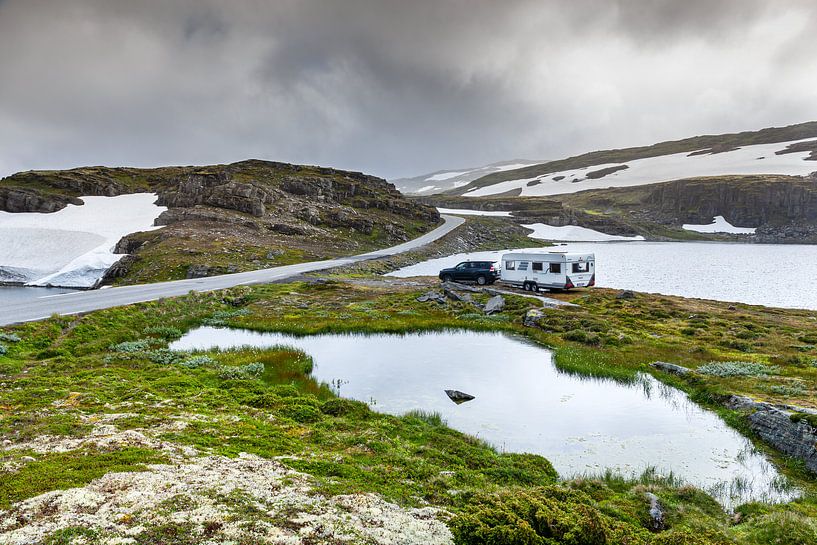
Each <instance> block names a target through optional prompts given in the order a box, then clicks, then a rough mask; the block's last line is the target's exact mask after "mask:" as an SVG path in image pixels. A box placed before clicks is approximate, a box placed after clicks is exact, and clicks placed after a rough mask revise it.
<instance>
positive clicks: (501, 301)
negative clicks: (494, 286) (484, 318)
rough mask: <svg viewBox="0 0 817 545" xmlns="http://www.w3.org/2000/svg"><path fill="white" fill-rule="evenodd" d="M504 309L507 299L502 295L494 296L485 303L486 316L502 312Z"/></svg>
mask: <svg viewBox="0 0 817 545" xmlns="http://www.w3.org/2000/svg"><path fill="white" fill-rule="evenodd" d="M503 308H505V298H504V297H502V296H501V295H494V296H493V297H491V298H490V299H488V302H487V303H485V314H494V313H496V312H502V309H503Z"/></svg>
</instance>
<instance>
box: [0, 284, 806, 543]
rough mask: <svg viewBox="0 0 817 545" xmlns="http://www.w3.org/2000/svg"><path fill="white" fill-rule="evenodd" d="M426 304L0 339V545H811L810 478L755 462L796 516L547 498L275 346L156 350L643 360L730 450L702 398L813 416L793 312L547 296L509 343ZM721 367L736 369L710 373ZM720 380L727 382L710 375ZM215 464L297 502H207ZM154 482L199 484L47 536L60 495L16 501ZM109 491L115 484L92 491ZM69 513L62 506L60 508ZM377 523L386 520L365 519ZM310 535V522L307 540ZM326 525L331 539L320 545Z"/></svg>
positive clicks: (153, 317)
mask: <svg viewBox="0 0 817 545" xmlns="http://www.w3.org/2000/svg"><path fill="white" fill-rule="evenodd" d="M367 280H368V281H367ZM427 289H428V287H427V286H423V285H417V283H414V284H409V283H401V282H380V281H376V280H374V279H364V280H363V281H361V280H347V281H344V280H342V279H339V280H338V281H329V282H323V283H317V284H308V283H303V282H294V283H290V284H280V285H268V286H258V287H252V288H247V287H245V288H241V289H233V290H229V291H225V292H219V293H212V294H193V295H190V296H187V297H182V298H178V299H173V300H163V301H158V302H154V303H146V304H140V305H135V306H133V307H126V308H118V309H110V310H104V311H98V312H94V313H90V314H88V315H84V316H79V317H54V318H51V319H49V320H45V321H42V322H37V323H31V324H25V325H22V326H18V327H14V328H6V329H5V330H4V332H3V340H2V341H0V342H2V345H3V346H4V350H3V351H4V355H2V356H0V383H2V389H1V390H0V436H2V450H0V456H2V458H0V461H1V462H2V468H3V469H2V471H3V473H2V479H0V510H5V511H0V543H3V542H12V541H4V540H5V539H10V538H4V537H3V535H7V536H10V535H13V532H15V531H18V532H19V531H22V529H25V528H37V529H38V531H39V533H38V534H36V535H37V536H38V539H39V540H40V541H41V542H45V543H71V542H76V543H80V542H82V543H112V542H115V541H112V540H113V539H114V538H116V539H119V538H122V537H125V538H127V537H128V536H133V537H135V539H136V542H138V543H155V544H159V543H201V542H219V541H224V540H230V541H233V542H237V543H255V542H265V541H269V542H276V539H277V540H279V542H280V540H283V539H284V537H287V536H288V537H290V538H291V537H293V536H296V537H297V536H300V537H301V538H303V539H304V540H305V541H306V542H310V541H309V540H310V539H312V540H313V542H327V543H344V542H349V543H367V542H372V541H376V537H373V536H376V535H381V539H384V540H385V539H386V538H385V537H383V535H382V534H375V533H372V532H374V530H373V529H372V527H373V526H377V527H378V528H380V529H379V530H377V531H381V532H386V531H387V530H388V529H389V528H391V526H390V524H392V523H393V522H394V520H400V521H402V522H400V524H399V525H398V526H399V528H400V530H399V531H397V533H396V534H394V535H409V534H410V533H411V532H414V531H416V532H421V530H420V529H417V528H415V527H416V526H417V525H420V524H422V525H423V526H422V531H424V532H427V533H426V534H422V533H418V534H416V535H418V536H419V535H422V536H425V537H422V538H419V537H418V538H417V539H427V540H428V541H427V542H441V543H442V542H447V540H449V539H453V540H454V541H455V542H456V543H544V544H550V543H576V544H579V543H599V544H602V543H643V544H650V543H652V544H665V543H673V544H681V543H687V544H720V543H739V544H761V543H763V544H765V543H792V544H799V543H802V544H806V543H814V540H815V539H817V524H815V518H814V517H815V515H817V503H815V501H814V496H813V479H812V477H811V476H809V475H808V474H807V473H806V472H805V471H804V470H803V468H802V467H800V465H799V464H798V463H796V462H793V461H790V460H786V459H784V458H783V457H782V456H780V455H777V454H775V453H774V452H771V451H770V450H769V449H768V448H765V447H763V445H760V448H764V449H765V450H766V451H768V452H769V453H770V455H771V456H772V458H773V459H774V460H776V461H777V462H778V464H779V465H780V466H781V469H782V471H783V472H784V473H785V474H786V475H787V476H788V477H789V478H790V479H791V480H792V481H793V482H794V483H796V484H797V485H798V486H800V487H801V488H802V489H803V490H804V493H805V495H804V497H803V498H802V499H799V500H797V501H794V502H792V503H789V504H786V505H775V506H772V505H765V504H749V505H744V506H741V507H739V508H737V510H736V512H735V513H734V514H727V513H725V512H724V511H723V510H722V509H721V508H720V506H719V505H718V504H717V503H716V502H715V501H714V500H713V499H712V498H711V497H709V496H707V495H706V494H705V493H703V492H702V491H700V490H697V489H695V488H693V487H690V486H685V485H683V484H682V483H676V482H672V480H670V479H662V478H658V477H656V476H655V475H652V474H649V473H648V474H645V475H644V476H643V477H642V478H641V479H637V480H627V479H623V478H620V477H617V476H615V475H604V476H599V477H598V478H593V479H590V478H587V479H579V480H570V481H564V480H560V479H559V478H558V476H557V475H556V474H555V472H554V470H553V468H552V467H551V465H550V463H549V462H548V461H547V460H546V459H544V458H542V457H540V456H535V455H527V454H508V453H499V452H497V451H496V450H494V449H492V448H491V447H490V446H488V445H486V444H484V443H482V442H480V441H478V440H476V439H474V438H471V437H469V436H466V435H464V434H462V433H459V432H457V431H455V430H452V429H450V428H448V427H446V426H445V424H444V423H443V422H441V421H440V419H439V417H437V416H436V415H428V414H423V413H414V414H408V415H406V416H403V417H394V416H389V415H384V414H378V413H377V412H374V411H372V410H371V409H370V408H369V407H368V406H367V405H366V404H363V403H359V402H355V401H350V400H344V399H341V398H337V397H335V396H334V395H333V393H332V391H331V390H330V389H329V388H328V387H327V386H326V385H321V384H316V383H315V382H314V381H313V380H311V379H310V378H309V372H310V370H311V360H310V358H309V355H308V354H303V353H300V352H298V351H295V350H292V349H289V348H286V347H280V348H275V349H270V350H236V351H223V352H220V351H216V352H210V353H203V354H185V353H175V352H171V351H169V350H167V349H166V346H167V344H168V342H169V341H170V340H172V339H175V338H177V337H179V336H180V335H181V334H183V332H185V331H187V330H189V329H191V328H193V327H195V326H198V325H201V324H210V325H225V326H235V327H245V328H251V329H256V330H270V331H272V330H274V331H284V332H291V333H299V334H309V333H319V332H346V331H357V332H408V331H418V330H432V329H445V328H466V329H473V330H501V331H507V332H514V333H518V334H522V335H526V336H528V337H529V338H531V339H533V340H534V341H536V342H539V343H542V344H544V345H547V346H549V347H552V348H553V349H554V350H555V360H556V362H557V365H558V366H560V367H561V368H563V369H565V370H566V371H569V372H578V373H584V374H593V375H603V376H609V377H613V378H616V379H619V380H629V379H631V378H632V377H633V376H634V374H635V373H637V372H639V371H642V372H651V368H649V367H648V366H647V364H648V363H650V362H652V361H655V360H658V359H660V360H664V361H670V362H674V363H679V364H683V365H686V366H688V367H692V368H699V369H702V370H703V371H706V372H707V374H704V373H701V374H696V375H694V376H693V377H690V378H680V377H675V376H668V375H663V374H660V378H661V379H662V380H665V381H667V382H671V383H672V384H674V385H676V386H679V387H681V388H683V389H685V390H686V391H688V392H689V393H690V394H691V395H692V396H693V398H694V399H696V400H697V401H699V402H702V403H704V404H707V405H709V406H711V407H713V408H717V410H718V411H719V412H720V413H721V414H722V415H723V416H724V417H725V418H726V419H727V421H728V422H729V423H730V424H732V425H734V426H736V427H738V428H740V429H744V430H746V426H745V424H744V423H743V421H742V417H741V416H740V415H738V414H737V413H732V412H731V411H728V410H726V409H723V408H720V405H719V404H718V399H719V398H720V397H721V396H723V395H725V394H727V393H740V394H748V395H752V396H755V397H758V398H762V399H769V400H774V401H784V402H787V403H796V404H799V405H803V406H807V407H815V406H817V396H815V393H817V392H815V390H814V388H813V385H814V374H815V373H816V372H817V367H815V361H814V358H815V357H817V351H815V346H814V344H816V343H813V341H812V339H816V338H817V322H815V320H814V315H813V313H810V312H806V311H795V310H775V309H764V308H760V307H751V306H745V305H735V306H730V305H729V304H726V303H716V302H710V301H698V300H686V299H682V298H675V297H662V296H651V295H644V294H636V296H635V297H634V298H632V299H619V298H618V297H617V296H616V293H615V292H612V291H609V290H594V291H590V292H576V293H571V294H569V295H564V296H563V297H564V298H566V299H570V300H571V301H572V302H574V303H576V304H578V305H579V306H578V307H575V308H569V309H560V310H543V316H541V317H540V318H539V319H538V325H537V326H536V327H525V326H523V325H522V319H523V316H524V315H525V314H526V313H527V312H528V311H529V310H530V308H531V303H530V300H526V299H523V298H518V297H509V298H508V302H507V303H508V304H507V306H506V309H505V311H504V312H503V313H502V314H499V315H496V316H491V317H484V316H481V315H478V314H475V313H474V312H473V307H471V306H470V305H465V304H463V303H457V302H453V301H452V302H449V303H447V304H446V305H444V306H443V305H437V304H436V303H418V302H417V301H416V297H417V296H418V295H419V294H421V293H423V292H424V291H426V290H427ZM480 297H483V296H482V295H478V296H477V298H480ZM729 361H731V362H735V361H739V362H745V363H744V364H733V365H732V366H731V367H730V366H728V365H727V366H724V365H721V366H718V365H714V366H713V365H711V364H712V362H729ZM747 363H753V364H755V366H754V367H753V366H750V365H746V364H747ZM707 365H709V367H707ZM735 365H737V368H738V369H740V370H741V371H743V370H747V371H746V373H745V374H739V375H734V374H730V373H732V372H734V369H735ZM758 370H759V371H761V372H760V373H759V372H758ZM242 453H243V454H242ZM248 457H249V458H248ZM202 460H204V461H202ZM208 464H210V465H208ZM231 464H233V465H236V467H239V468H243V469H242V470H241V471H239V472H238V474H239V475H241V476H242V478H249V477H247V475H254V474H256V473H258V472H262V471H270V472H272V473H270V475H273V474H274V475H276V476H280V482H278V484H277V485H276V486H278V487H279V488H277V489H276V490H278V493H277V494H278V496H275V497H276V498H278V497H296V498H299V500H298V502H295V503H291V504H287V505H286V506H285V507H281V506H280V505H278V504H276V503H275V501H278V500H275V499H270V498H268V497H266V496H263V494H262V493H261V492H260V491H259V490H258V489H257V487H255V488H254V487H253V486H252V483H250V484H247V483H244V485H242V486H236V487H235V489H233V490H232V491H231V492H230V494H228V495H224V494H223V493H220V492H219V493H217V491H215V490H216V488H217V487H218V484H217V483H218V480H219V479H221V480H222V481H224V482H232V481H229V479H231V478H233V477H230V476H229V475H226V476H225V475H223V474H222V473H219V472H227V471H228V470H229V469H230V468H232V467H233V465H231ZM242 464H244V465H242ZM265 464H266V465H265ZM270 464H274V465H273V466H270ZM248 465H249V466H248ZM202 467H205V468H207V471H204V470H202V469H201V468H202ZM247 467H251V469H252V470H250V469H247ZM174 468H182V469H184V471H186V473H185V472H183V473H182V475H183V477H178V476H177V477H176V478H188V477H189V475H191V474H194V473H195V472H194V470H193V469H190V468H194V469H195V471H203V473H201V475H211V476H212V475H215V476H216V477H217V478H216V479H214V482H212V483H210V482H209V481H207V482H206V483H205V484H201V482H199V481H196V482H195V483H194V484H195V486H193V485H191V486H190V488H186V489H184V490H181V491H177V492H174V495H172V496H170V497H166V498H165V499H163V500H162V501H161V502H160V503H156V504H150V505H142V506H141V507H140V509H136V510H134V509H132V508H129V507H123V506H119V510H118V511H116V510H110V511H109V512H108V511H105V510H104V509H100V510H99V511H97V512H96V514H95V515H93V516H96V517H98V518H96V519H93V521H92V522H89V520H90V519H89V518H88V517H91V515H89V514H87V513H86V511H88V508H87V507H85V508H84V509H85V511H83V510H82V509H77V510H76V513H79V514H70V516H68V515H66V514H65V510H66V509H68V507H66V506H68V505H69V504H70V502H69V501H68V500H67V499H65V497H64V496H59V498H61V499H59V500H57V499H55V498H50V497H49V496H45V497H44V496H38V495H41V494H43V493H47V492H49V491H52V490H61V489H70V488H74V487H88V486H90V487H91V491H90V492H89V491H88V489H87V488H86V489H80V490H84V491H85V492H84V493H85V494H90V493H91V492H93V494H96V495H97V496H98V495H99V494H103V495H104V493H105V491H106V490H108V488H111V487H114V485H115V484H116V483H119V484H117V485H116V486H125V485H124V484H122V483H123V482H126V481H127V479H135V478H137V477H135V476H139V475H141V476H142V477H141V478H143V479H148V478H151V479H154V480H156V479H159V478H160V477H161V476H162V475H167V474H169V473H171V472H172V471H175V470H174ZM185 468H187V469H185ZM273 470H274V471H273ZM123 471H127V472H134V473H119V474H115V475H130V476H131V477H117V479H118V480H116V479H114V480H113V481H111V482H109V481H105V479H109V476H110V475H111V474H112V472H123ZM208 472H209V473H208ZM195 474H196V475H198V473H195ZM174 475H175V474H174ZM185 475H186V476H187V477H184V476H185ZM230 475H232V474H230ZM103 476H105V477H103ZM100 478H102V479H100ZM202 478H204V477H202ZM235 478H238V477H235ZM270 478H272V477H270ZM276 478H278V477H276ZM95 479H98V480H97V481H94V480H95ZM100 482H102V483H103V485H99V484H97V485H95V484H94V483H100ZM151 482H153V481H151ZM242 482H243V481H242ZM89 483H91V484H90V485H89ZM162 483H163V484H162V486H163V487H164V488H160V489H161V490H164V489H166V488H167V487H172V484H173V483H172V480H171V479H169V478H168V480H167V481H162ZM106 487H108V488H106ZM197 487H198V488H197ZM113 490H117V489H115V488H113ZM296 492H298V493H299V494H302V495H301V496H297V495H295V493H296ZM647 493H652V494H655V496H656V497H657V498H658V500H659V502H660V503H661V505H662V507H663V508H664V510H665V511H666V514H665V517H664V522H663V524H662V527H661V528H656V527H655V526H654V524H655V523H654V521H653V520H652V519H651V517H650V515H649V499H648V498H649V496H648V495H647ZM287 494H289V495H287ZM350 494H351V495H354V496H349V495H350ZM123 495H124V493H118V496H117V495H113V496H111V497H112V498H114V499H116V498H120V497H122V496H123ZM97 496H93V497H97ZM70 497H71V498H74V499H75V501H78V500H76V497H78V496H77V494H75V495H74V496H70ZM82 497H85V496H82ZM350 497H352V498H369V499H367V500H366V501H368V502H376V501H382V500H386V501H388V502H391V503H390V504H382V505H381V504H377V505H378V508H377V510H376V511H372V510H370V511H365V513H368V514H367V515H366V516H369V517H373V516H374V515H371V513H372V512H377V513H381V515H380V516H384V515H382V513H385V512H388V513H392V514H391V515H389V517H391V518H389V519H387V520H386V521H385V522H384V521H382V520H381V521H374V522H373V521H372V520H370V519H367V518H366V517H365V516H363V514H361V513H364V511H361V509H362V508H361V507H360V506H359V505H357V504H354V505H353V506H352V507H349V503H348V502H349V501H351V500H349V499H348V498H350ZM30 498H34V499H30ZM43 498H45V499H43ZM49 498H50V499H49ZM26 499H30V500H29V502H23V503H19V502H22V501H23V500H26ZM111 501H114V500H111ZM293 501H294V500H293ZM265 502H266V503H265ZM343 502H346V503H343ZM340 504H342V505H343V506H344V507H343V509H339V508H337V505H340ZM391 504H396V505H397V506H399V507H394V506H393V505H392V507H384V506H388V505H391ZM366 505H369V504H366ZM328 506H329V507H328ZM332 506H334V507H332ZM205 507H206V509H205ZM330 507H331V508H330ZM392 508H393V509H395V511H393V512H392V511H388V509H392ZM429 508H433V509H431V510H428V509H429ZM129 509H130V510H129ZM332 509H335V510H334V511H332ZM100 513H103V514H102V515H100ZM105 513H108V514H109V517H108V518H107V519H106V518H105V515H104V514H105ZM338 513H340V514H338ZM350 513H351V514H350ZM60 517H62V518H60ZM71 517H74V518H71ZM310 517H312V518H310ZM321 517H323V518H321ZM327 517H328V518H327ZM350 517H351V518H350ZM399 517H402V518H399ZM423 517H426V518H423ZM316 519H317V520H320V521H324V522H323V523H322V524H323V525H322V526H320V528H322V529H320V530H319V529H316V528H318V527H317V526H316V525H315V523H314V520H316ZM427 519H428V520H427ZM66 521H68V522H66ZM71 521H73V522H72V523H71V524H69V522H71ZM309 521H312V522H309ZM326 521H329V522H326ZM367 521H368V522H367ZM57 522H59V524H57ZM435 524H437V525H441V526H442V525H444V526H447V527H448V528H450V531H451V534H450V535H449V534H447V532H448V530H445V531H444V532H443V533H442V534H440V533H437V534H433V532H432V534H433V535H434V536H436V537H435V538H434V539H432V538H429V537H428V535H432V534H428V532H431V530H429V528H431V529H433V528H435V526H434V525H435ZM327 525H331V526H332V528H333V530H332V532H330V533H329V534H327V533H326V531H325V529H326V527H327ZM273 529H274V531H273ZM443 529H444V527H443ZM3 532H8V533H7V534H3ZM276 532H277V533H276ZM321 532H323V533H321ZM276 536H277V537H276ZM208 540H209V541H208ZM321 540H322V541H321ZM126 542H127V541H126Z"/></svg>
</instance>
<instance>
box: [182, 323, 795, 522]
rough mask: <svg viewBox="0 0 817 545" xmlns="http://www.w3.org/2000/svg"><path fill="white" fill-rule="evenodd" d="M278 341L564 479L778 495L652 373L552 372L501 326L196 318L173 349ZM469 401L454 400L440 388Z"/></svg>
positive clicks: (721, 428) (762, 465)
mask: <svg viewBox="0 0 817 545" xmlns="http://www.w3.org/2000/svg"><path fill="white" fill-rule="evenodd" d="M276 345H287V346H292V347H296V348H299V349H301V350H303V351H304V352H306V353H307V354H309V355H310V356H312V358H313V361H314V364H315V365H314V370H313V376H314V378H315V379H316V380H318V381H319V382H324V383H327V384H334V385H338V384H340V386H339V392H338V393H339V394H340V395H342V396H344V397H348V398H352V399H357V400H360V401H364V402H367V403H369V404H370V405H371V406H372V408H373V409H375V410H377V411H381V412H385V413H389V414H394V415H400V414H404V413H406V412H408V411H411V410H415V409H419V410H424V411H433V412H438V413H440V415H441V416H442V417H443V418H444V419H445V420H446V421H447V423H448V424H449V425H450V426H451V427H453V428H455V429H457V430H460V431H462V432H465V433H468V434H470V435H473V436H476V437H479V438H481V439H483V440H485V441H487V442H488V443H490V444H492V445H494V446H495V447H496V448H497V449H499V450H501V451H509V452H532V453H536V454H541V455H542V456H545V457H546V458H548V459H549V460H550V461H551V462H552V463H553V465H554V466H555V468H556V469H557V471H559V474H560V475H562V476H563V477H570V476H578V475H585V474H588V475H595V474H600V473H602V472H604V470H605V469H613V470H615V471H618V472H620V473H622V474H624V475H626V476H630V475H639V474H640V473H641V472H643V471H645V470H647V469H649V468H655V470H656V471H657V472H658V473H660V474H664V475H668V474H669V473H670V472H671V473H672V474H673V475H674V476H676V477H678V478H680V479H682V480H683V481H685V482H689V483H692V484H695V485H697V486H699V487H702V488H704V489H706V490H708V491H710V492H711V493H712V494H713V495H714V496H715V497H717V498H718V499H719V500H720V501H721V502H722V503H723V504H724V505H726V506H730V505H736V504H738V503H741V502H744V501H747V500H767V501H782V500H786V499H789V498H790V497H791V496H792V494H793V492H792V491H790V490H787V489H786V486H785V479H783V478H782V477H781V476H780V475H779V474H778V472H777V470H776V469H775V468H774V466H773V465H772V464H771V463H770V462H769V461H768V460H767V459H766V458H765V457H764V456H762V455H760V454H758V453H757V452H756V451H755V450H754V448H753V446H752V444H751V443H750V442H749V441H748V440H747V439H746V438H745V437H743V436H742V435H740V434H739V433H738V432H736V431H735V430H733V429H731V428H729V427H728V426H726V424H724V422H723V421H722V420H721V419H720V418H719V417H718V416H717V415H715V414H714V413H712V412H710V411H707V410H704V409H702V408H701V407H699V406H698V405H696V404H694V403H693V402H691V401H690V400H689V399H688V398H687V396H686V394H684V393H683V392H681V391H680V390H677V389H674V388H671V387H668V386H666V385H664V384H662V383H660V382H658V381H657V380H655V379H654V378H652V377H650V376H646V375H645V376H641V377H640V378H639V380H638V381H636V382H635V383H633V384H623V383H620V382H615V381H612V380H607V379H595V378H587V377H581V376H577V375H572V374H567V373H563V372H560V371H559V370H558V369H557V368H556V367H555V365H554V364H553V361H552V354H551V352H550V351H549V350H546V349H543V348H541V347H538V346H536V345H533V344H531V343H529V342H527V341H524V340H523V339H520V338H516V337H510V336H506V335H504V334H500V333H476V332H467V331H447V332H434V333H413V334H406V335H393V334H392V335H389V334H378V335H339V334H334V335H312V336H305V337H296V336H291V335H285V334H281V333H257V332H252V331H246V330H236V329H219V328H212V327H202V328H199V329H196V330H193V331H191V332H189V333H188V334H187V335H185V336H184V337H183V338H182V339H180V340H179V341H177V342H175V343H173V344H172V345H171V348H173V349H177V350H207V349H212V348H220V349H229V348H235V347H243V346H250V347H271V346H276ZM447 389H452V390H460V391H462V392H465V393H468V394H471V395H473V396H475V399H474V400H472V401H469V402H466V403H462V404H460V405H457V404H455V403H453V402H452V401H451V400H450V399H449V398H448V397H447V395H446V394H445V392H444V390H447Z"/></svg>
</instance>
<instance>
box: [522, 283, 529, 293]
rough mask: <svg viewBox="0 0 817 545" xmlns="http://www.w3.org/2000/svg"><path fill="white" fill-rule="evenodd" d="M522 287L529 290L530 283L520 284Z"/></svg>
mask: <svg viewBox="0 0 817 545" xmlns="http://www.w3.org/2000/svg"><path fill="white" fill-rule="evenodd" d="M522 289H523V290H525V291H530V283H528V282H525V283H524V284H522Z"/></svg>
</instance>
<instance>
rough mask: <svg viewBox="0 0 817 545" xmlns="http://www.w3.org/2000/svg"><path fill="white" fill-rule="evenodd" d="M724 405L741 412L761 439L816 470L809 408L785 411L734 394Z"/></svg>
mask: <svg viewBox="0 0 817 545" xmlns="http://www.w3.org/2000/svg"><path fill="white" fill-rule="evenodd" d="M726 406H727V407H728V408H730V409H734V410H737V411H741V412H743V413H745V414H746V417H747V418H748V420H749V423H750V425H751V428H752V430H753V431H754V432H755V433H757V434H758V435H759V436H760V438H761V439H763V441H765V442H766V443H768V444H770V445H772V446H773V447H774V448H776V449H777V450H779V451H780V452H783V453H784V454H786V455H788V456H791V457H792V458H796V459H798V460H802V461H803V463H804V464H805V466H806V468H807V469H808V470H809V471H811V472H812V473H817V428H815V426H814V425H813V424H812V421H811V420H810V419H809V418H808V417H809V416H815V415H814V414H811V411H808V410H806V409H799V410H798V411H794V410H789V409H785V408H783V407H780V406H776V405H772V404H770V403H764V402H760V401H755V400H753V399H750V398H748V397H744V396H737V395H733V396H730V397H729V398H728V399H727V401H726Z"/></svg>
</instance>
